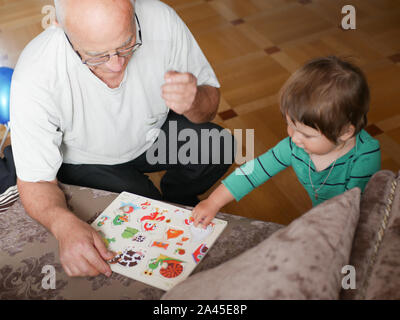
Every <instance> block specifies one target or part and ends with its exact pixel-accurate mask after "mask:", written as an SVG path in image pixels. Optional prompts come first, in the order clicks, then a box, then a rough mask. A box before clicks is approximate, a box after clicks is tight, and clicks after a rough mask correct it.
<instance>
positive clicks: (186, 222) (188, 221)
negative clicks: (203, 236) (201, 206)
mask: <svg viewBox="0 0 400 320" xmlns="http://www.w3.org/2000/svg"><path fill="white" fill-rule="evenodd" d="M193 222H194V218H193V217H190V218H189V219H185V224H186V225H187V226H191V225H193Z"/></svg>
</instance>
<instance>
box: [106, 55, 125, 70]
mask: <svg viewBox="0 0 400 320" xmlns="http://www.w3.org/2000/svg"><path fill="white" fill-rule="evenodd" d="M124 62H125V58H123V57H118V55H113V56H111V57H110V60H108V61H107V63H106V66H107V68H108V69H109V70H110V71H112V72H120V71H121V70H122V68H123V66H124Z"/></svg>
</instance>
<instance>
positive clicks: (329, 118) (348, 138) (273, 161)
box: [192, 57, 381, 227]
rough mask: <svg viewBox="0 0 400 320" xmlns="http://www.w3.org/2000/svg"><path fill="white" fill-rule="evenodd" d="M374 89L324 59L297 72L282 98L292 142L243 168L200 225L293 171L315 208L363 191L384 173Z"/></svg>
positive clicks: (211, 201) (197, 212)
mask: <svg viewBox="0 0 400 320" xmlns="http://www.w3.org/2000/svg"><path fill="white" fill-rule="evenodd" d="M369 100H370V97H369V89H368V85H367V81H366V79H365V76H364V74H363V73H362V71H361V70H360V69H359V68H358V67H356V66H354V65H352V64H350V63H349V62H346V61H342V60H340V59H338V58H337V57H324V58H318V59H315V60H312V61H310V62H308V63H307V64H306V65H305V66H303V67H302V68H301V69H299V70H297V71H296V72H295V73H294V74H293V75H292V76H291V77H290V78H289V80H288V81H287V82H286V83H285V85H284V86H283V88H282V89H281V92H280V110H281V112H282V115H283V117H284V118H285V119H286V121H287V131H288V134H289V136H288V137H287V138H285V139H283V140H282V141H281V142H279V143H278V144H277V145H276V146H275V147H273V148H272V149H270V150H268V151H267V152H266V153H264V154H263V155H261V156H259V157H257V158H256V159H254V160H251V161H250V162H248V163H246V164H244V165H242V166H241V167H240V168H237V169H236V170H235V172H233V173H232V174H231V175H229V176H228V177H227V178H226V179H225V180H223V181H222V184H221V185H220V186H219V187H218V188H217V189H216V190H215V191H214V192H213V193H212V194H211V195H210V196H209V197H208V198H207V199H206V200H203V201H201V202H200V203H199V204H198V205H197V206H196V207H195V208H194V209H193V213H192V214H193V217H194V224H195V226H197V225H198V224H199V223H201V225H202V226H203V227H205V226H207V225H208V224H209V223H210V221H211V220H212V219H213V218H214V217H215V215H216V214H217V212H218V211H219V210H220V209H221V208H222V207H223V206H224V205H226V204H227V203H229V202H230V201H232V200H234V199H236V201H239V200H240V199H241V198H242V197H244V196H245V195H246V194H248V193H249V192H250V191H252V190H253V189H255V188H256V187H258V186H259V185H261V184H263V183H264V182H265V181H267V180H268V179H269V178H271V177H273V176H274V175H275V174H277V173H278V172H280V171H281V170H283V169H285V168H287V167H289V166H292V167H293V169H294V171H295V172H296V175H297V177H298V179H299V181H300V182H301V184H302V185H303V186H304V188H305V189H306V190H307V192H308V194H309V196H310V198H311V200H312V203H313V206H315V205H317V204H319V203H321V202H323V201H325V200H327V199H330V198H332V197H334V196H336V195H339V194H341V193H343V192H345V191H346V190H349V189H351V188H354V187H359V188H360V189H361V191H364V188H365V185H366V184H367V182H368V181H369V179H370V178H371V176H372V175H373V174H374V173H375V172H377V171H378V170H380V164H381V153H380V148H379V142H378V141H377V140H375V139H373V138H372V137H371V136H370V135H369V134H368V133H367V132H366V131H365V130H363V128H364V127H365V126H366V124H367V112H368V109H369Z"/></svg>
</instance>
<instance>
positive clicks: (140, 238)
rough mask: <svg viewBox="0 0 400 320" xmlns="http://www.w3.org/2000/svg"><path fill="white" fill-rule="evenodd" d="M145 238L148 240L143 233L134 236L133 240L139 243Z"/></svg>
mask: <svg viewBox="0 0 400 320" xmlns="http://www.w3.org/2000/svg"><path fill="white" fill-rule="evenodd" d="M145 240H146V236H144V235H142V234H140V235H137V236H134V237H133V239H132V241H136V242H139V243H140V242H144V241H145Z"/></svg>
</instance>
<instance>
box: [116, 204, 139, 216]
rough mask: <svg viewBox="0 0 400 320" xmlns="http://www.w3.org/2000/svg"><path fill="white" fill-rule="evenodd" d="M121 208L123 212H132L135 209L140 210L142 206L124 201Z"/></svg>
mask: <svg viewBox="0 0 400 320" xmlns="http://www.w3.org/2000/svg"><path fill="white" fill-rule="evenodd" d="M119 210H121V211H122V212H123V213H132V212H133V211H135V210H140V207H139V206H138V205H136V204H134V203H132V202H122V203H121V207H120V208H119Z"/></svg>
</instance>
